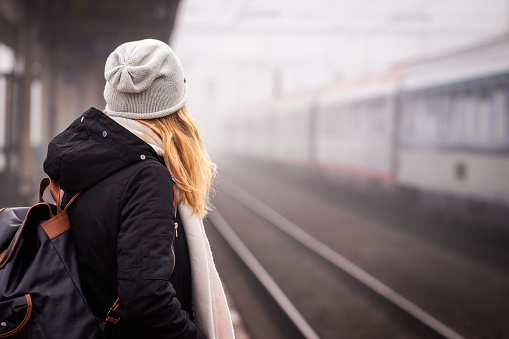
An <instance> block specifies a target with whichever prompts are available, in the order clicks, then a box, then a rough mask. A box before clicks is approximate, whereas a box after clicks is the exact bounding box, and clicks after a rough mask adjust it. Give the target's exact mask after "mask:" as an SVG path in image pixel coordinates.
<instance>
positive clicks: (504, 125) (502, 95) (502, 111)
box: [494, 83, 509, 142]
mask: <svg viewBox="0 0 509 339" xmlns="http://www.w3.org/2000/svg"><path fill="white" fill-rule="evenodd" d="M507 90H508V88H507V83H500V84H499V85H498V86H497V88H496V90H495V100H494V101H495V105H494V106H495V107H494V110H495V121H496V123H495V135H494V137H495V140H496V141H497V142H508V141H509V140H508V139H509V138H508V136H509V135H508V134H509V131H508V128H509V125H508V124H509V121H508V120H509V119H508V118H509V117H508V115H509V110H508V107H507V100H508V99H509V98H508V97H507Z"/></svg>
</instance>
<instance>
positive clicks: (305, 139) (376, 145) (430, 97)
mask: <svg viewBox="0 0 509 339" xmlns="http://www.w3.org/2000/svg"><path fill="white" fill-rule="evenodd" d="M226 128H227V133H229V134H230V135H231V139H229V142H228V146H229V148H230V149H234V150H236V151H240V152H243V153H248V154H252V155H256V156H261V157H269V158H272V159H277V160H281V161H290V162H296V163H300V164H303V165H312V166H313V167H315V168H317V167H318V168H321V169H323V170H325V171H328V172H332V173H336V174H338V175H340V176H343V177H346V178H357V179H358V180H361V181H366V182H377V183H381V184H383V185H384V186H385V187H391V188H399V187H405V188H410V189H414V190H416V191H422V192H434V193H439V194H445V195H451V196H459V197H464V198H473V199H478V200H483V201H490V202H492V201H496V202H502V203H504V204H507V203H509V37H505V38H501V39H498V40H496V41H492V42H490V43H487V44H485V45H483V46H478V47H476V48H471V49H469V50H465V51H462V52H459V53H455V54H451V55H448V56H445V57H440V58H436V59H432V60H425V61H422V62H418V63H414V64H412V65H407V66H402V67H397V68H392V69H390V70H388V71H386V72H383V73H380V74H375V75H371V76H368V77H364V78H361V79H356V80H354V81H349V82H341V83H336V84H332V85H330V86H328V87H325V88H320V89H317V90H315V91H311V92H307V93H301V94H298V95H294V96H289V97H285V98H278V99H277V100H274V101H272V102H269V103H265V104H264V105H261V106H258V107H254V108H252V110H250V112H246V114H245V115H244V116H243V117H240V118H239V119H238V120H236V121H234V122H233V123H232V124H230V125H228V126H226ZM230 141H231V142H230Z"/></svg>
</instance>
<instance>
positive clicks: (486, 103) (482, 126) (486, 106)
mask: <svg viewBox="0 0 509 339" xmlns="http://www.w3.org/2000/svg"><path fill="white" fill-rule="evenodd" d="M477 112H478V114H477V115H478V131H477V133H478V137H479V139H480V140H481V141H482V142H487V141H489V139H490V135H491V133H490V132H491V120H492V119H491V97H490V92H489V88H488V87H487V86H483V87H482V88H481V91H480V93H479V96H478V110H477Z"/></svg>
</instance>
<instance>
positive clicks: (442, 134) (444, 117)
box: [436, 93, 450, 142]
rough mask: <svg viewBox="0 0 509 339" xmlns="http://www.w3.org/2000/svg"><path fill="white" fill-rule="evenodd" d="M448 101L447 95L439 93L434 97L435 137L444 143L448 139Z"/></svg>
mask: <svg viewBox="0 0 509 339" xmlns="http://www.w3.org/2000/svg"><path fill="white" fill-rule="evenodd" d="M449 113H450V112H449V100H448V96H447V93H440V94H437V96H436V114H437V126H436V135H437V137H438V140H440V141H442V142H443V141H446V140H447V139H449V134H450V132H449V128H450V124H449Z"/></svg>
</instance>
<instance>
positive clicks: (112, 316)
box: [106, 298, 120, 325]
mask: <svg viewBox="0 0 509 339" xmlns="http://www.w3.org/2000/svg"><path fill="white" fill-rule="evenodd" d="M118 304H119V298H117V300H115V303H114V304H113V306H111V308H110V310H109V311H108V314H107V315H106V321H107V322H109V323H112V324H114V325H116V324H117V323H118V321H119V320H120V317H119V314H118Z"/></svg>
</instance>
